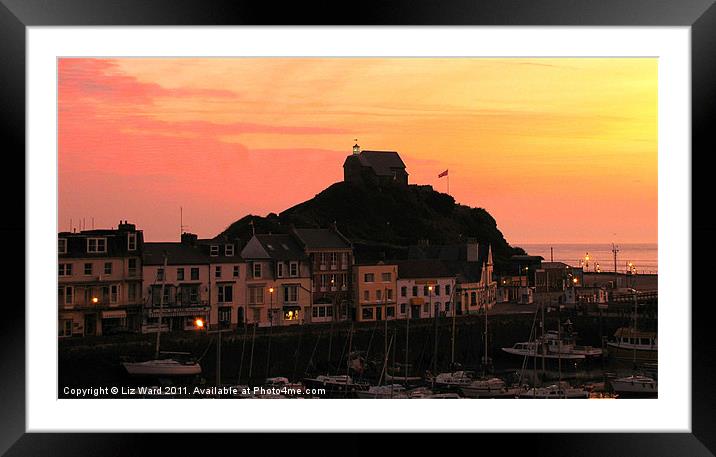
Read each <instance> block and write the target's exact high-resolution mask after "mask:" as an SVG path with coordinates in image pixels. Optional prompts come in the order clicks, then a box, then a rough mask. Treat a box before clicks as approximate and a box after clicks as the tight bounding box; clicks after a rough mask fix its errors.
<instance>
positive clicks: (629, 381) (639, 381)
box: [610, 374, 658, 396]
mask: <svg viewBox="0 0 716 457" xmlns="http://www.w3.org/2000/svg"><path fill="white" fill-rule="evenodd" d="M610 384H611V385H612V389H613V390H614V392H616V393H618V394H620V395H624V394H627V395H648V396H651V395H657V394H658V385H657V382H656V380H655V379H654V378H651V377H649V376H644V375H637V374H634V375H631V376H626V377H623V378H616V379H612V380H611V381H610Z"/></svg>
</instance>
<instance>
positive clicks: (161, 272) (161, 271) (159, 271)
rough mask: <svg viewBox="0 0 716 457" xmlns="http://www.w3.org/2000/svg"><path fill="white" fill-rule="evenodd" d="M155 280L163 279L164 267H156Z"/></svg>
mask: <svg viewBox="0 0 716 457" xmlns="http://www.w3.org/2000/svg"><path fill="white" fill-rule="evenodd" d="M157 281H164V268H163V267H159V268H157Z"/></svg>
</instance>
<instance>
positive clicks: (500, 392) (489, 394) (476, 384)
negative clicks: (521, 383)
mask: <svg viewBox="0 0 716 457" xmlns="http://www.w3.org/2000/svg"><path fill="white" fill-rule="evenodd" d="M460 390H461V391H462V394H463V395H464V396H465V397H467V398H510V397H512V398H516V397H517V396H518V395H519V394H520V392H521V391H522V389H520V388H518V387H507V385H506V384H505V381H503V380H502V379H500V378H489V379H476V380H474V381H472V382H471V383H470V384H468V385H466V386H462V387H461V388H460Z"/></svg>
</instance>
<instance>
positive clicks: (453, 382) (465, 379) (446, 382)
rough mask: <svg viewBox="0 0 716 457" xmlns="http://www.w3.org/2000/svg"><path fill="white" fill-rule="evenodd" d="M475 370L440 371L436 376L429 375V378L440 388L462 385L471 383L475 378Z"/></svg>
mask: <svg viewBox="0 0 716 457" xmlns="http://www.w3.org/2000/svg"><path fill="white" fill-rule="evenodd" d="M473 377H474V375H473V372H471V371H465V370H459V371H453V372H449V373H440V374H438V375H437V376H435V377H434V378H432V377H430V375H428V380H429V381H430V382H431V383H433V384H434V385H435V387H438V388H453V387H462V386H466V385H468V384H470V383H471V382H472V380H473Z"/></svg>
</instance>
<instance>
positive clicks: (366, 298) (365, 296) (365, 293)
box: [363, 290, 370, 301]
mask: <svg viewBox="0 0 716 457" xmlns="http://www.w3.org/2000/svg"><path fill="white" fill-rule="evenodd" d="M363 301H370V290H364V291H363Z"/></svg>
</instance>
